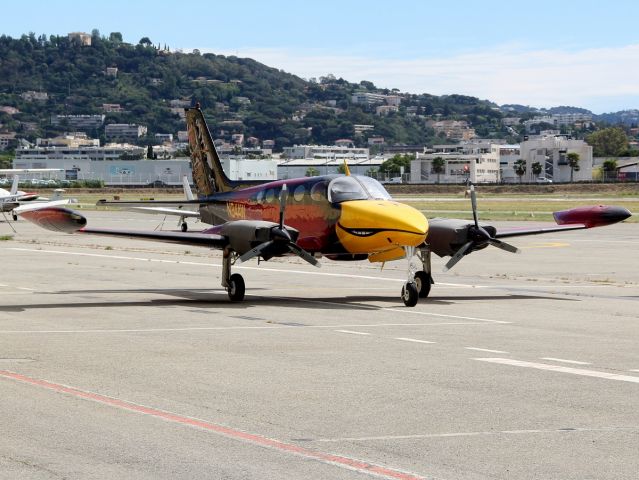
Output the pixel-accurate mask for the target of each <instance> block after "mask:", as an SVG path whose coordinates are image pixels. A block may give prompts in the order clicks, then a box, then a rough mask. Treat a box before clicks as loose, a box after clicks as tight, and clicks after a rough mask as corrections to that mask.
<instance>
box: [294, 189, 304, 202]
mask: <svg viewBox="0 0 639 480" xmlns="http://www.w3.org/2000/svg"><path fill="white" fill-rule="evenodd" d="M305 193H306V187H305V186H304V185H298V186H297V187H296V188H295V191H294V192H293V198H294V199H295V201H296V202H302V201H303V200H304V194H305Z"/></svg>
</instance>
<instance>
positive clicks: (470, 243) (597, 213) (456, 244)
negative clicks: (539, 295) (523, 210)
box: [426, 205, 631, 264]
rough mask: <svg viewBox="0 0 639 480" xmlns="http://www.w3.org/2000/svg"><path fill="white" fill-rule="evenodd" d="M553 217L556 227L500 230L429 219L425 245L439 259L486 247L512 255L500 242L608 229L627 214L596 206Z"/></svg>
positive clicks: (620, 209)
mask: <svg viewBox="0 0 639 480" xmlns="http://www.w3.org/2000/svg"><path fill="white" fill-rule="evenodd" d="M553 216H554V218H555V222H556V223H557V225H556V226H551V227H541V228H525V227H524V228H509V229H502V230H498V229H497V228H495V227H494V226H491V225H486V224H484V223H481V224H480V223H474V222H473V221H468V220H459V219H452V218H433V219H429V222H428V223H429V231H428V237H427V238H426V243H428V245H429V247H430V249H431V251H432V252H434V253H435V254H437V255H438V256H440V257H444V256H448V255H450V256H454V255H457V254H458V252H460V251H461V253H459V256H460V257H461V256H462V255H464V254H468V253H470V252H472V251H474V250H479V249H481V248H484V247H485V246H487V245H488V244H491V245H493V246H496V247H498V248H502V249H504V250H509V251H511V252H516V251H517V250H518V249H517V248H515V247H513V246H510V245H508V244H506V243H504V242H502V239H505V238H513V237H522V236H527V235H541V234H545V233H557V232H566V231H571V230H582V229H585V228H593V227H601V226H604V225H611V224H613V223H617V222H621V221H623V220H625V219H627V218H629V217H630V216H631V213H630V212H629V211H628V210H627V209H625V208H623V207H616V206H606V205H597V206H587V207H578V208H573V209H570V210H562V211H560V212H554V213H553ZM454 263H455V262H453V263H452V264H454Z"/></svg>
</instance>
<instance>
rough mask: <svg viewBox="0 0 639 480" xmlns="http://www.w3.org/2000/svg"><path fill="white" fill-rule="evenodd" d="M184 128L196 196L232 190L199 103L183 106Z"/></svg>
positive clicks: (231, 183)
mask: <svg viewBox="0 0 639 480" xmlns="http://www.w3.org/2000/svg"><path fill="white" fill-rule="evenodd" d="M185 113H186V128H187V131H188V135H189V146H190V147H191V166H192V168H193V181H194V183H195V189H196V191H197V194H198V196H200V197H202V196H208V195H213V194H214V193H217V192H227V191H229V190H233V187H234V185H233V183H234V182H232V181H231V180H230V179H229V178H228V177H227V176H226V174H225V173H224V170H223V168H222V162H220V157H219V156H218V154H217V150H215V145H214V144H213V139H212V138H211V132H209V127H208V126H207V125H206V120H204V115H203V114H202V110H201V109H200V107H199V105H198V106H196V107H195V108H185Z"/></svg>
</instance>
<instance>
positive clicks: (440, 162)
mask: <svg viewBox="0 0 639 480" xmlns="http://www.w3.org/2000/svg"><path fill="white" fill-rule="evenodd" d="M445 168H446V160H444V159H443V158H442V157H435V158H433V172H435V173H436V174H437V183H439V176H440V175H441V174H442V173H443V171H444V170H445Z"/></svg>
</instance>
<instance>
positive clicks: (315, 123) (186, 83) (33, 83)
mask: <svg viewBox="0 0 639 480" xmlns="http://www.w3.org/2000/svg"><path fill="white" fill-rule="evenodd" d="M107 68H111V69H112V70H110V75H109V74H107ZM113 68H117V73H116V71H115V70H113ZM28 91H36V92H46V93H47V94H48V98H47V99H46V100H40V101H34V100H28V99H24V98H23V96H21V95H22V94H23V93H24V92H28ZM358 91H366V92H369V93H376V94H385V95H398V96H400V97H401V104H400V105H399V108H398V111H396V112H390V113H389V114H388V115H386V116H379V115H377V114H376V112H375V105H362V104H359V103H353V101H352V95H353V93H355V92H358ZM176 100H178V101H179V100H182V101H184V102H188V103H190V104H194V103H195V102H200V104H201V105H202V108H203V109H204V112H205V115H206V117H207V119H208V120H209V122H210V126H211V129H212V131H213V134H214V135H215V136H216V137H225V136H227V137H228V136H230V135H231V134H233V133H243V134H244V135H245V138H248V137H257V138H258V139H259V140H260V141H262V140H265V139H272V140H275V142H276V149H277V150H279V149H281V148H282V147H284V146H288V145H292V144H303V143H313V144H325V143H331V144H332V143H333V142H334V141H335V140H336V139H340V138H349V139H353V140H354V141H355V144H356V145H358V146H365V145H367V138H368V137H370V136H382V137H384V139H385V141H386V143H387V144H390V145H392V144H419V145H424V144H432V143H442V142H443V141H444V139H443V136H441V135H440V136H439V137H437V136H436V135H435V131H434V130H433V129H432V128H431V127H429V126H428V123H427V122H428V121H429V120H439V119H459V120H466V121H467V122H468V123H469V126H470V127H473V128H474V129H475V130H476V132H477V135H479V136H482V137H488V136H493V137H501V138H504V137H508V135H509V133H508V131H506V130H503V127H502V126H501V123H500V120H501V117H502V114H501V113H500V112H499V111H498V109H497V108H496V105H494V104H492V103H490V102H487V101H482V100H479V99H477V98H474V97H467V96H462V95H450V96H443V97H438V96H434V95H428V94H422V95H413V94H403V93H400V92H399V91H397V90H393V91H389V90H382V89H377V88H376V87H375V86H374V85H373V84H372V83H371V82H361V83H359V84H354V83H349V82H347V81H345V80H343V79H341V78H340V79H337V78H334V77H333V76H332V75H327V76H326V77H321V78H320V79H319V80H313V79H311V81H307V80H304V79H302V78H299V77H297V76H295V75H291V74H289V73H285V72H283V71H280V70H277V69H274V68H270V67H268V66H266V65H263V64H261V63H259V62H256V61H254V60H251V59H246V58H237V57H234V56H230V57H225V56H222V55H214V54H199V53H198V52H197V51H196V52H194V53H188V54H187V53H182V52H170V51H168V50H167V49H164V48H161V47H160V46H154V45H153V44H152V43H151V42H150V41H149V40H148V39H146V38H144V39H142V40H141V41H140V43H138V44H137V45H132V44H129V43H124V42H122V41H121V35H120V34H117V33H114V34H111V35H110V37H109V38H105V37H100V36H99V34H94V35H93V37H92V39H91V45H90V46H81V45H79V44H78V43H77V42H74V41H71V40H69V38H67V36H55V35H52V36H50V37H46V36H44V35H41V36H39V37H36V36H35V35H34V34H30V35H23V36H22V37H21V38H19V39H13V38H11V37H8V36H4V35H3V36H1V37H0V106H9V107H15V108H17V109H18V110H19V111H20V113H17V114H13V115H11V114H9V113H5V112H0V124H3V125H4V128H5V129H8V130H13V131H17V132H18V133H19V136H22V137H25V138H28V139H30V140H33V139H35V138H36V137H45V136H51V135H55V134H59V133H63V132H65V131H69V126H68V125H65V124H64V122H62V123H61V124H59V125H53V124H52V122H51V117H52V115H57V114H68V115H70V114H102V113H104V109H103V104H119V105H120V106H121V108H122V110H124V111H122V112H106V113H104V114H105V115H106V119H105V123H137V124H141V125H146V126H147V127H148V137H147V138H143V139H141V140H140V144H147V143H153V138H152V137H153V135H154V134H155V133H173V134H175V133H176V132H177V131H179V130H184V129H185V126H184V122H183V120H182V119H181V118H180V117H179V116H178V114H177V113H175V112H174V111H172V110H171V108H172V106H173V109H175V108H176V107H175V105H178V104H177V103H176V102H175V101H176ZM171 101H174V102H173V104H171ZM223 122H224V123H223ZM357 124H364V125H373V126H374V128H373V129H372V130H369V131H366V132H365V133H364V134H356V132H355V128H354V125H357ZM87 133H88V134H89V135H92V136H96V137H102V140H104V138H103V137H104V128H103V127H102V128H100V129H96V130H95V131H88V132H87Z"/></svg>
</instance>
